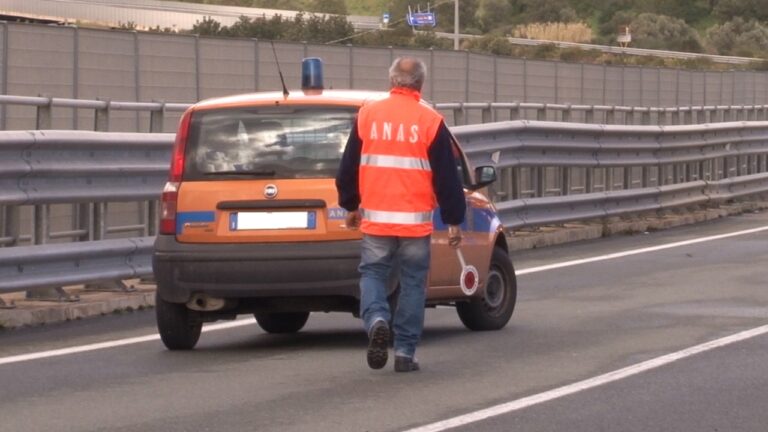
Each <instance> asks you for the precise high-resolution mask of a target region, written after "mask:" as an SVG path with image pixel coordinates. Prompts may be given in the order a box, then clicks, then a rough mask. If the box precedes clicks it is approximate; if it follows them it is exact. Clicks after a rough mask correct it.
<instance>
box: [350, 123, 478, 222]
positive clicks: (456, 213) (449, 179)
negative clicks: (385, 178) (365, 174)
mask: <svg viewBox="0 0 768 432" xmlns="http://www.w3.org/2000/svg"><path fill="white" fill-rule="evenodd" d="M452 145H453V144H452V143H451V135H450V132H449V131H448V127H447V126H445V123H443V122H441V123H440V127H439V128H438V131H437V134H436V135H435V140H434V141H433V142H432V144H431V145H430V147H429V152H428V155H429V165H430V167H431V169H432V187H433V189H434V193H435V197H436V198H437V204H438V205H439V206H440V216H441V217H442V219H443V222H444V223H445V224H448V225H459V224H461V223H462V222H464V213H465V212H466V206H467V204H466V201H465V199H464V191H463V188H462V184H461V179H460V178H459V172H458V169H457V164H456V159H455V158H454V157H453V148H452ZM362 148H363V141H362V139H361V138H360V135H359V134H358V130H357V122H356V121H355V122H354V124H353V126H352V131H351V132H350V133H349V139H347V146H346V148H345V149H344V155H343V156H342V157H341V166H340V167H339V172H338V174H337V175H336V190H337V191H338V192H339V205H340V206H341V207H343V208H344V209H346V210H347V211H355V210H357V209H358V207H359V206H360V186H359V174H360V154H361V152H362Z"/></svg>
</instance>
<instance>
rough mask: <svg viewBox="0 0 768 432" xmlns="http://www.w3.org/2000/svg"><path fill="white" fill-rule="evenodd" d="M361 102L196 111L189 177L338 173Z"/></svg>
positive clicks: (188, 159) (187, 167) (189, 149)
mask: <svg viewBox="0 0 768 432" xmlns="http://www.w3.org/2000/svg"><path fill="white" fill-rule="evenodd" d="M356 114H357V107H343V108H339V107H317V106H313V107H285V106H283V107H258V108H245V109H226V110H212V111H199V112H196V113H195V114H193V116H192V124H191V130H190V135H189V142H188V143H187V154H186V163H185V173H184V178H185V180H210V179H215V178H235V179H238V178H325V177H334V176H335V175H336V170H337V169H338V167H339V162H340V160H341V155H342V153H343V152H344V146H345V145H346V142H347V137H348V136H349V131H350V129H351V128H352V122H353V121H354V118H355V115H356Z"/></svg>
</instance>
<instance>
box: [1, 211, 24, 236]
mask: <svg viewBox="0 0 768 432" xmlns="http://www.w3.org/2000/svg"><path fill="white" fill-rule="evenodd" d="M2 220H3V231H2V232H0V234H2V236H3V237H4V238H6V239H8V240H7V241H6V243H5V246H16V244H18V242H19V234H20V232H21V209H20V208H19V206H15V205H9V206H4V207H3V219H2Z"/></svg>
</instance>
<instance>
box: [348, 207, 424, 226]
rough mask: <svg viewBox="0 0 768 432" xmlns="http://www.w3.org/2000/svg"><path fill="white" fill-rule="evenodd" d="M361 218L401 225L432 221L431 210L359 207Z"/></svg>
mask: <svg viewBox="0 0 768 432" xmlns="http://www.w3.org/2000/svg"><path fill="white" fill-rule="evenodd" d="M360 213H361V214H362V216H363V219H366V220H368V221H370V222H379V223H391V224H401V225H418V224H423V223H427V222H432V212H431V211H427V212H395V211H383V210H366V209H360Z"/></svg>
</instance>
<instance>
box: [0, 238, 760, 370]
mask: <svg viewBox="0 0 768 432" xmlns="http://www.w3.org/2000/svg"><path fill="white" fill-rule="evenodd" d="M765 230H768V226H764V227H760V228H754V229H749V230H745V231H736V232H732V233H727V234H720V235H716V236H711V237H702V238H699V239H693V240H685V241H680V242H676V243H670V244H666V245H660V246H653V247H648V248H642V249H635V250H630V251H626V252H617V253H612V254H608V255H601V256H597V257H592V258H584V259H580V260H574V261H566V262H562V263H557V264H549V265H545V266H540V267H531V268H527V269H523V270H518V271H516V272H515V274H516V275H518V276H520V275H524V274H529V273H537V272H542V271H546V270H554V269H558V268H562V267H570V266H575V265H579V264H587V263H591V262H596V261H603V260H608V259H613V258H620V257H625V256H629V255H636V254H641V253H646V252H654V251H657V250H662V249H668V248H672V247H678V246H685V245H689V244H695V243H700V242H705V241H711V240H718V239H723V238H728V237H734V236H739V235H746V234H752V233H756V232H760V231H765ZM254 321H255V320H254V319H253V318H250V319H245V320H237V321H233V322H226V323H220V324H213V325H208V326H205V327H203V331H204V332H207V331H215V330H223V329H228V328H233V327H240V326H244V325H248V324H251V323H253V322H254ZM157 339H160V336H159V335H156V334H152V335H147V336H138V337H134V338H128V339H120V340H115V341H108V342H100V343H95V344H90V345H82V346H76V347H70V348H62V349H56V350H50V351H41V352H37V353H30V354H21V355H15V356H10V357H0V365H4V364H9V363H18V362H23V361H30V360H38V359H42V358H47V357H56V356H62V355H67V354H75V353H81V352H86V351H95V350H100V349H106V348H114V347H119V346H123V345H131V344H137V343H142V342H149V341H153V340H157Z"/></svg>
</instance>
